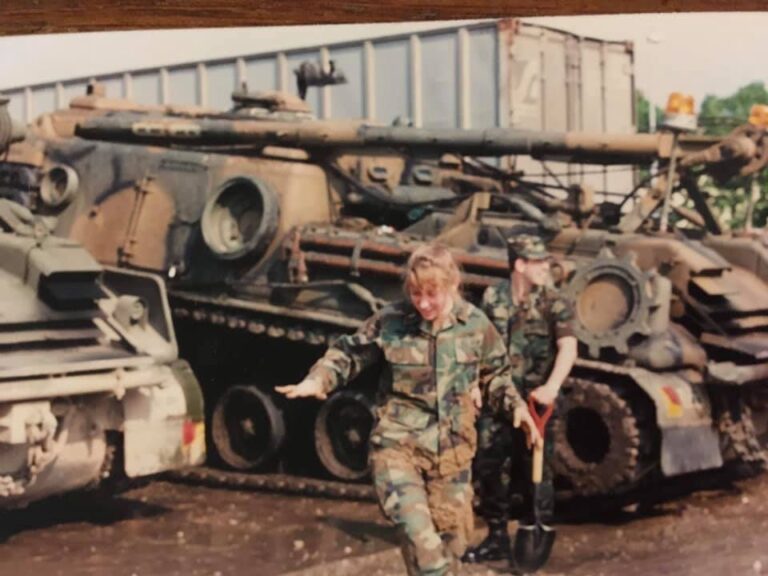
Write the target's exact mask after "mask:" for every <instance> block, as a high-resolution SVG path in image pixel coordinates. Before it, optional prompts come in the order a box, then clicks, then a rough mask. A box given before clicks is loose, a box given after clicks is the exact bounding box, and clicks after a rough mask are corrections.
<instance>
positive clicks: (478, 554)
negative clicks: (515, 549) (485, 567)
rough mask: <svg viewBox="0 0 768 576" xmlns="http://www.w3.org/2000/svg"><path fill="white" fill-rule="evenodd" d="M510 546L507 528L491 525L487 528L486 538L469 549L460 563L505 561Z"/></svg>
mask: <svg viewBox="0 0 768 576" xmlns="http://www.w3.org/2000/svg"><path fill="white" fill-rule="evenodd" d="M509 551H510V544H509V534H508V533H507V526H506V524H504V525H491V526H489V528H488V536H486V537H485V540H483V541H482V542H480V544H478V545H477V546H473V547H471V548H469V549H468V550H467V551H466V552H465V553H464V556H463V558H462V559H461V560H462V562H467V563H468V564H473V563H477V562H489V561H493V560H507V559H508V558H509Z"/></svg>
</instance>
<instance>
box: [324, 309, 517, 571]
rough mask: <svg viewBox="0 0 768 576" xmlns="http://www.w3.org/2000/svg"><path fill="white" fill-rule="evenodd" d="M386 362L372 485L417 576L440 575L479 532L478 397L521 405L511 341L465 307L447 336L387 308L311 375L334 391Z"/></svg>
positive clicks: (508, 409) (503, 407)
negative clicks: (474, 516) (474, 505)
mask: <svg viewBox="0 0 768 576" xmlns="http://www.w3.org/2000/svg"><path fill="white" fill-rule="evenodd" d="M382 356H383V357H384V358H385V359H386V362H385V368H384V370H383V371H382V376H381V380H380V383H379V405H378V408H377V423H376V426H375V427H374V429H373V432H372V434H371V439H370V442H371V456H370V457H371V462H372V466H373V477H374V484H375V486H376V492H377V495H378V498H379V503H380V506H381V508H382V511H383V512H384V514H385V516H386V517H387V518H389V519H390V520H391V521H392V522H393V523H394V524H395V525H396V526H397V527H398V528H399V529H400V532H401V534H402V536H403V538H404V558H405V561H406V564H407V565H408V566H409V571H410V573H411V574H422V575H432V574H434V575H442V574H448V573H450V571H451V566H452V564H453V563H454V562H456V559H457V558H459V557H461V555H462V553H463V551H464V548H465V547H466V543H467V537H468V534H469V533H470V531H471V527H472V521H471V502H472V489H471V483H470V477H471V472H470V466H471V462H472V458H473V456H474V454H475V449H476V446H477V433H476V429H475V418H476V414H477V409H476V408H475V406H474V404H473V402H472V398H471V392H472V391H473V390H474V389H477V388H479V389H480V391H481V392H482V394H483V397H484V401H485V403H487V404H488V405H489V406H490V408H489V410H493V411H495V412H497V413H504V414H506V415H507V418H510V417H511V415H512V413H513V411H514V408H515V407H516V406H518V405H519V403H520V402H521V401H522V399H521V397H520V395H519V394H518V392H517V390H516V389H515V387H514V386H512V384H511V382H510V379H509V362H508V359H507V354H506V349H505V347H504V342H503V340H502V339H501V337H500V336H499V334H498V332H497V331H496V330H495V329H494V327H493V324H491V322H489V320H488V319H487V318H486V317H485V315H484V314H483V313H482V312H481V311H480V310H479V309H478V308H476V307H475V306H473V305H472V304H469V303H468V302H466V301H464V300H459V301H457V302H456V303H455V304H454V307H453V310H452V312H451V313H450V314H449V317H448V319H447V321H446V322H445V324H444V325H443V326H442V328H441V329H439V330H433V328H432V325H431V323H429V322H426V321H424V320H422V319H421V318H420V316H419V315H418V313H417V312H416V311H415V310H414V309H413V308H412V307H411V306H410V304H408V303H405V302H401V303H397V304H393V305H390V306H387V307H385V308H383V309H382V310H381V311H380V312H379V313H377V314H376V315H374V316H373V317H372V318H370V319H369V320H368V321H367V322H366V323H365V325H364V326H363V327H362V328H361V329H360V330H359V331H358V332H357V333H356V334H354V335H348V336H342V337H340V338H339V339H338V340H336V342H335V343H334V344H333V346H332V347H331V348H330V349H329V350H328V351H327V352H326V354H325V355H324V356H323V358H321V359H320V360H318V362H317V363H316V364H315V365H314V366H313V368H312V370H311V371H310V376H311V377H314V378H318V379H320V380H321V381H322V382H323V386H324V389H325V390H326V391H327V392H330V391H331V390H333V389H335V388H337V387H339V386H343V385H345V384H346V383H347V382H349V381H350V380H352V379H353V378H354V377H355V376H356V375H357V374H358V373H359V372H360V371H362V370H363V369H364V368H365V367H366V366H368V365H370V364H372V363H374V362H376V361H377V360H379V359H380V358H381V357H382Z"/></svg>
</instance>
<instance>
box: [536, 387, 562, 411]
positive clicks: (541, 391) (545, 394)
mask: <svg viewBox="0 0 768 576" xmlns="http://www.w3.org/2000/svg"><path fill="white" fill-rule="evenodd" d="M558 392H559V390H558V389H557V388H555V387H554V386H550V385H549V384H544V385H543V386H539V387H538V388H534V389H533V390H532V391H531V396H533V399H534V400H536V402H538V403H539V404H541V405H542V406H549V405H550V404H552V403H553V402H554V401H555V399H556V398H557V393H558Z"/></svg>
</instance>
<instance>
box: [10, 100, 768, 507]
mask: <svg viewBox="0 0 768 576" xmlns="http://www.w3.org/2000/svg"><path fill="white" fill-rule="evenodd" d="M233 98H234V100H235V107H234V108H233V110H231V111H228V112H216V111H210V110H203V109H199V108H182V107H174V106H141V105H137V104H135V103H132V102H129V101H124V100H110V99H107V98H105V97H104V96H103V95H102V94H99V93H98V90H94V91H93V92H92V93H91V94H89V95H86V96H83V97H79V98H76V99H74V100H73V101H72V102H71V104H70V107H69V108H68V109H65V110H60V111H57V112H54V113H52V114H46V115H43V116H41V117H40V118H38V119H37V120H36V121H35V122H34V123H33V124H32V125H31V126H30V129H29V131H30V133H29V136H28V137H27V139H26V140H25V141H23V142H20V143H17V144H15V145H14V146H12V147H11V150H10V151H9V154H8V155H7V157H6V159H5V162H4V163H3V164H2V167H0V174H2V175H3V177H4V179H5V180H6V181H10V180H13V181H15V182H17V183H18V182H27V183H28V190H27V191H26V192H25V191H24V190H21V189H20V188H21V186H20V185H16V186H15V187H13V190H8V192H7V193H11V192H13V193H14V194H18V195H21V196H22V197H23V198H24V199H25V202H26V203H27V204H29V205H30V206H31V207H32V209H33V210H35V211H36V212H37V213H40V214H53V213H55V214H58V216H59V230H60V231H61V232H62V233H64V234H66V235H67V236H69V237H71V238H73V239H76V240H78V241H80V242H82V243H83V244H84V245H85V246H86V247H87V248H88V249H89V250H90V251H91V252H92V253H93V255H94V256H95V257H96V258H97V259H98V260H99V261H101V262H102V263H104V264H106V265H109V266H118V267H121V268H129V269H136V270H145V271H154V272H159V273H162V274H163V275H165V277H166V278H167V280H168V282H169V291H170V296H171V305H172V309H173V314H174V318H175V320H176V326H177V330H178V332H179V334H180V342H181V349H182V354H183V355H184V356H185V357H186V358H188V359H189V360H190V361H191V362H192V364H193V367H194V369H195V372H196V373H197V374H198V376H199V377H200V378H201V380H202V382H203V385H204V390H205V394H206V400H207V402H208V405H209V406H211V407H212V409H211V411H210V412H211V413H210V415H209V416H210V418H211V420H210V422H211V424H210V432H211V438H210V440H211V444H212V446H213V447H214V448H215V451H216V453H217V458H218V459H219V460H220V461H222V462H223V463H225V464H226V465H228V466H230V467H233V468H236V469H240V470H252V469H263V468H264V467H267V466H269V465H275V463H276V462H280V463H282V464H284V465H285V466H288V468H289V469H293V468H291V466H293V465H294V464H295V463H293V464H292V458H293V457H295V456H296V455H297V454H301V457H299V460H304V459H306V455H307V452H306V450H305V449H306V448H307V447H308V446H309V447H310V448H311V447H312V444H314V448H315V451H316V455H317V457H318V459H319V462H320V463H321V464H322V465H323V467H324V468H325V470H326V471H327V473H329V474H330V475H331V476H333V477H336V478H340V479H346V480H355V479H361V478H363V477H364V476H365V475H366V473H367V459H366V453H367V442H366V440H367V435H368V432H369V430H370V426H371V423H372V419H373V417H374V416H373V406H374V405H375V399H374V397H373V395H372V393H371V386H370V384H371V383H372V382H374V381H375V379H376V376H377V375H376V371H375V370H372V371H370V372H369V373H365V374H362V375H361V376H360V378H359V382H358V385H357V386H353V387H352V388H350V389H348V390H344V391H340V392H338V393H336V394H334V395H333V396H331V397H330V398H329V399H328V400H327V401H326V402H325V403H323V404H322V405H318V404H317V403H314V402H310V401H307V402H305V403H304V404H303V405H302V406H300V407H299V408H298V409H295V408H294V406H290V407H289V406H285V405H284V404H283V403H282V402H281V399H280V398H278V397H277V395H276V394H275V393H274V392H273V387H274V385H275V384H277V383H292V382H297V381H298V380H299V379H300V378H301V377H302V376H303V375H304V374H305V373H306V370H307V369H308V368H309V366H310V365H311V364H312V362H313V361H314V360H315V359H316V358H317V357H318V356H319V355H320V354H321V353H322V352H323V351H324V348H325V346H326V345H327V343H328V342H329V341H330V340H331V339H332V338H333V337H334V336H335V335H337V334H340V333H343V332H348V331H351V330H354V329H355V328H357V327H358V326H360V325H361V323H362V321H363V319H365V318H366V317H367V316H369V315H370V314H371V313H373V312H375V311H376V310H377V309H379V308H380V307H381V306H382V304H383V303H385V302H388V301H391V300H393V299H396V298H399V297H401V295H402V291H401V286H400V284H401V271H402V265H403V263H404V262H405V260H406V259H407V257H408V255H409V254H410V252H411V251H412V250H413V249H414V248H415V247H416V246H418V245H420V244H421V243H423V242H426V241H430V240H434V239H438V240H440V241H441V242H444V243H446V244H448V245H449V246H451V247H453V248H454V249H455V251H456V252H455V253H456V256H457V259H458V260H459V262H460V263H461V265H462V266H463V268H464V272H465V290H466V294H467V296H468V297H469V298H471V299H477V298H478V297H479V295H480V293H481V291H482V290H483V289H484V288H485V287H487V286H489V285H491V284H493V283H495V282H497V281H499V280H500V279H501V278H504V277H506V276H507V275H508V264H507V252H506V238H507V237H509V236H511V235H515V234H520V233H529V234H539V235H541V236H542V237H543V238H544V239H545V240H546V242H547V244H548V246H549V248H550V250H551V251H552V253H553V255H554V256H555V258H556V262H557V263H556V265H555V270H556V272H557V276H558V281H559V282H561V283H562V284H563V286H564V289H566V290H567V291H568V293H569V294H570V297H571V298H572V300H573V302H574V306H575V310H576V316H577V322H576V324H577V335H578V337H579V339H580V342H581V356H582V358H581V359H580V360H579V362H578V365H577V367H576V368H575V370H574V372H573V375H572V376H573V377H572V378H571V380H570V381H569V383H568V385H567V387H566V390H565V395H564V401H563V406H562V410H561V417H560V418H559V420H558V421H557V423H556V433H557V437H558V442H557V455H558V459H557V461H558V472H559V476H560V477H559V480H558V482H559V485H560V486H561V487H562V488H563V489H564V490H568V491H570V493H573V494H579V495H589V494H607V493H621V492H626V491H628V490H632V489H634V488H638V487H642V486H643V485H645V484H646V483H648V482H653V481H655V480H657V479H660V478H664V477H669V476H677V475H681V474H684V473H688V472H693V471H698V470H707V469H716V468H719V467H721V466H723V464H724V463H725V462H729V461H740V462H747V463H752V464H756V465H757V464H760V463H762V462H764V460H765V440H766V439H765V421H766V405H767V403H766V398H765V388H766V379H767V378H768V291H766V289H765V283H764V282H763V281H761V280H760V279H759V278H758V277H757V276H755V274H754V271H749V270H746V269H744V268H740V267H737V266H733V265H731V264H730V263H729V262H728V261H726V260H725V259H724V258H722V257H721V256H719V255H718V254H717V253H716V252H714V251H713V250H711V249H708V248H707V247H706V246H704V245H703V244H702V242H701V241H700V239H697V236H699V237H705V236H706V228H707V226H708V225H712V223H713V222H715V219H714V216H713V215H712V214H711V212H710V211H709V210H708V208H707V206H706V199H705V198H704V196H703V194H702V193H701V192H700V191H699V190H698V188H697V186H696V182H697V181H696V178H695V175H696V173H697V171H706V172H708V173H711V174H716V175H717V176H718V177H719V178H727V177H729V175H732V174H736V173H745V172H746V171H748V170H753V171H754V170H758V169H760V168H761V167H762V166H764V162H763V163H762V164H761V158H763V156H760V153H762V151H763V150H764V149H765V147H764V139H765V129H764V128H762V127H746V128H744V130H743V131H741V132H738V133H734V134H733V135H731V136H729V137H727V138H724V139H716V138H709V137H703V136H700V135H696V134H688V133H684V132H683V131H681V130H677V131H676V130H671V131H666V132H662V133H658V134H638V135H611V134H579V133H568V134H562V133H542V132H530V131H521V130H505V129H489V130H444V129H417V128H412V127H408V126H391V127H383V126H372V125H368V124H366V123H365V122H362V121H348V122H341V121H320V120H315V119H313V117H312V116H311V113H310V111H309V109H308V108H307V107H306V105H305V104H304V103H303V102H302V101H301V100H299V99H297V98H295V97H292V96H289V95H285V94H278V93H255V94H252V93H247V92H244V91H240V92H237V93H235V94H234V95H233ZM509 154H523V155H531V156H533V157H538V158H545V159H557V160H565V161H571V160H573V161H579V162H592V163H600V164H613V163H616V164H629V163H635V164H636V163H648V164H650V163H651V162H652V161H659V162H660V165H661V166H662V169H661V170H660V171H659V174H658V175H656V176H657V177H656V184H655V186H648V185H647V183H646V184H643V183H640V185H638V186H637V187H636V189H635V190H632V191H627V195H626V199H625V201H624V203H625V204H626V206H629V205H630V204H632V203H633V208H632V209H631V210H627V209H625V207H624V206H623V205H622V204H621V203H615V202H613V203H612V202H603V203H600V204H595V202H594V195H593V192H592V191H590V190H588V189H586V188H585V187H582V186H561V187H560V188H561V189H560V190H551V189H549V188H547V187H545V186H544V185H542V184H540V183H536V182H532V181H529V180H526V178H525V175H524V174H519V173H516V172H514V171H510V170H505V169H502V168H499V167H498V166H496V165H494V164H493V163H489V162H487V161H484V160H481V159H479V158H477V157H483V158H487V157H489V156H505V155H509ZM473 155H474V156H473ZM682 190H687V192H688V195H689V196H690V199H691V200H690V201H691V202H693V203H694V207H695V208H696V210H691V209H690V208H689V207H686V206H684V205H681V206H678V205H677V204H676V203H675V202H671V201H668V200H667V198H673V197H674V196H677V195H679V194H680V191H682ZM660 210H661V211H662V212H663V214H664V221H665V222H666V221H669V222H672V223H673V224H675V226H674V227H670V226H667V225H665V226H663V227H661V230H659V229H658V228H659V226H658V224H657V222H659V221H660V220H661V219H659V218H657V217H656V214H658V213H659V211H660ZM677 219H680V222H681V224H680V226H677ZM682 220H685V221H686V222H688V223H689V224H690V225H691V226H692V225H693V224H696V225H697V226H698V228H700V229H701V230H699V231H697V230H696V229H695V228H690V229H686V228H684V227H683V224H682ZM761 443H762V444H761Z"/></svg>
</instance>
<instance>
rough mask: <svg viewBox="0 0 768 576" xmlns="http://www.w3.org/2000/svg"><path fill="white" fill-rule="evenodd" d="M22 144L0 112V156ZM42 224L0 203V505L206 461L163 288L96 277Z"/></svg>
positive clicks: (196, 397)
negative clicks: (13, 144) (179, 359)
mask: <svg viewBox="0 0 768 576" xmlns="http://www.w3.org/2000/svg"><path fill="white" fill-rule="evenodd" d="M22 138H23V131H22V130H21V129H20V127H19V126H17V125H14V124H12V123H11V121H10V119H9V117H8V113H7V111H6V109H5V106H4V105H0V150H2V151H3V152H5V151H6V150H7V148H8V146H9V145H10V144H11V143H12V142H13V141H14V140H19V139H22ZM8 185H10V186H17V185H20V184H19V183H18V182H14V181H10V182H9V181H7V180H5V181H4V182H3V186H8ZM48 226H49V222H47V220H46V219H44V218H42V217H39V216H33V215H32V213H31V212H30V211H29V210H28V209H27V208H24V207H23V206H20V205H19V204H17V203H14V202H11V201H9V200H8V199H0V507H2V508H9V507H17V506H23V505H25V504H28V503H29V502H32V501H35V500H39V499H41V498H44V497H47V496H51V495H55V494H61V493H64V492H68V491H72V490H76V489H80V488H84V487H94V486H97V485H100V484H102V483H105V482H106V483H108V484H109V487H110V488H114V487H117V486H118V483H117V482H115V480H120V479H125V478H126V477H128V478H135V477H140V476H146V475H149V474H154V473H156V472H160V471H164V470H169V469H173V468H178V467H182V466H186V465H194V464H198V463H200V462H201V461H202V460H203V459H204V456H205V452H204V422H203V406H202V393H201V390H200V386H199V384H198V382H197V380H196V379H195V377H194V375H193V374H192V373H191V371H190V369H189V367H188V365H187V364H186V363H185V362H183V361H178V360H177V346H176V340H175V336H174V330H173V326H172V324H171V318H170V309H169V307H168V303H167V299H166V296H165V292H164V287H163V285H162V280H160V279H158V278H157V277H155V276H152V275H149V274H146V273H142V272H135V271H128V270H117V269H112V268H103V267H102V266H101V265H99V264H98V263H97V262H96V261H95V260H94V259H93V258H92V257H91V256H90V255H89V254H88V253H87V252H86V251H85V250H84V249H83V248H82V247H81V246H80V245H79V244H77V243H76V242H74V241H73V240H69V239H65V238H59V237H56V236H53V235H51V233H50V230H49V228H48Z"/></svg>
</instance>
